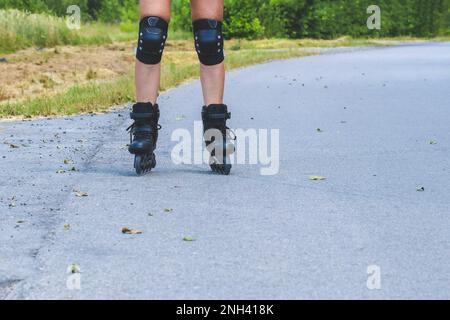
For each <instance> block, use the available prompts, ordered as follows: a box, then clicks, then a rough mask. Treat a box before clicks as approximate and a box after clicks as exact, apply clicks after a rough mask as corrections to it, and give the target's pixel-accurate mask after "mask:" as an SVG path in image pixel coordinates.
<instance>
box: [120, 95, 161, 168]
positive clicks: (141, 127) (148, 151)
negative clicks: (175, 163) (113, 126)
mask: <svg viewBox="0 0 450 320" xmlns="http://www.w3.org/2000/svg"><path fill="white" fill-rule="evenodd" d="M130 117H131V119H133V120H134V123H133V124H132V125H131V126H130V127H128V129H127V131H129V132H130V146H129V148H128V151H130V153H131V154H134V155H135V158H134V168H135V169H136V173H137V174H138V175H142V174H144V173H147V172H150V171H151V170H152V169H153V168H154V167H155V166H156V158H155V153H154V151H155V149H156V142H157V141H158V130H160V129H161V126H160V125H159V124H158V121H159V107H158V105H157V104H155V105H152V104H151V103H150V102H149V103H137V104H135V105H134V106H133V112H132V113H130Z"/></svg>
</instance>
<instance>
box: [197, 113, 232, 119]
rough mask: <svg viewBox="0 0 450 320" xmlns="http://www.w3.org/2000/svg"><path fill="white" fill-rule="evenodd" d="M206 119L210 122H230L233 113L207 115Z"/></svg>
mask: <svg viewBox="0 0 450 320" xmlns="http://www.w3.org/2000/svg"><path fill="white" fill-rule="evenodd" d="M204 116H205V119H208V120H228V119H230V118H231V112H225V113H205V114H204Z"/></svg>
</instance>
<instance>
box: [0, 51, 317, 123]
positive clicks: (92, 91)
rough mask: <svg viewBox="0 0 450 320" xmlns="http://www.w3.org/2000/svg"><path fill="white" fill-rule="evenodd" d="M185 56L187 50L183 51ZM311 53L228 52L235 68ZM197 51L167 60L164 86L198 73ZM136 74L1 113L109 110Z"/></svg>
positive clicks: (128, 96) (126, 95) (122, 99)
mask: <svg viewBox="0 0 450 320" xmlns="http://www.w3.org/2000/svg"><path fill="white" fill-rule="evenodd" d="M181 54H182V55H183V56H185V55H186V54H185V53H181ZM306 55H309V54H307V53H304V52H300V51H298V50H292V51H291V50H286V51H283V52H273V51H264V50H248V51H242V52H239V51H237V52H230V53H229V54H228V56H227V69H228V70H230V69H235V68H239V67H243V66H247V65H251V64H256V63H261V62H265V61H268V60H272V59H287V58H291V57H298V56H306ZM194 57H195V56H194V55H193V56H192V57H191V58H192V59H188V62H187V63H186V61H184V62H183V59H170V60H169V61H167V63H165V64H163V69H162V81H161V90H162V91H164V90H167V89H169V88H171V87H174V86H176V85H178V84H180V83H182V82H184V81H186V80H188V79H192V78H196V77H198V64H197V63H196V62H194V61H195V60H194ZM134 90H135V88H134V77H133V74H127V75H124V76H121V77H119V78H116V79H115V80H113V81H110V82H102V83H92V84H88V85H83V86H80V85H76V86H74V87H72V88H70V89H69V90H67V91H66V92H63V93H59V94H56V95H53V96H42V97H37V98H31V99H28V100H25V101H22V102H15V103H3V104H0V117H14V116H19V117H25V118H29V117H35V116H52V115H70V114H76V113H85V112H99V111H106V110H108V109H109V108H110V107H111V106H114V105H118V104H123V103H127V102H130V101H132V100H133V99H134V94H135V91H134Z"/></svg>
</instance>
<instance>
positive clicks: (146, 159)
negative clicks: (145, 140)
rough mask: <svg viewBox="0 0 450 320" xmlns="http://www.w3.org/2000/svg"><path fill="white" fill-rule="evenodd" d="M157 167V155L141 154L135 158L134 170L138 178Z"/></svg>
mask: <svg viewBox="0 0 450 320" xmlns="http://www.w3.org/2000/svg"><path fill="white" fill-rule="evenodd" d="M155 167H156V157H155V154H139V155H136V156H135V158H134V169H135V170H136V173H137V175H138V176H141V175H143V174H146V173H148V172H150V171H152V169H153V168H155Z"/></svg>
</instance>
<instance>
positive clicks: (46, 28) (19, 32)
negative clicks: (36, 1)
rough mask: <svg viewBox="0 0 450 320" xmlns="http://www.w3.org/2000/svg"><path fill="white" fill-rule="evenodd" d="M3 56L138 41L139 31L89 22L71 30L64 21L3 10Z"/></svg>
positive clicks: (0, 37) (0, 14) (0, 21)
mask: <svg viewBox="0 0 450 320" xmlns="http://www.w3.org/2000/svg"><path fill="white" fill-rule="evenodd" d="M0 30H1V31H0V53H11V52H15V51H17V50H20V49H26V48H29V47H54V46H57V45H80V44H105V43H112V42H114V41H125V40H130V39H134V38H135V37H136V34H137V33H136V31H135V30H131V31H127V30H123V29H122V28H121V26H119V25H107V24H103V23H98V22H95V23H85V24H82V26H81V29H80V30H71V29H69V28H68V27H67V25H66V21H65V20H64V19H63V18H59V17H55V16H51V15H47V14H31V13H27V12H23V11H19V10H14V9H10V10H0Z"/></svg>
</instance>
